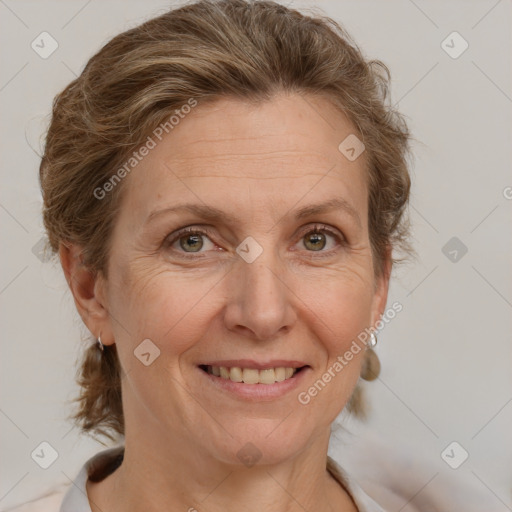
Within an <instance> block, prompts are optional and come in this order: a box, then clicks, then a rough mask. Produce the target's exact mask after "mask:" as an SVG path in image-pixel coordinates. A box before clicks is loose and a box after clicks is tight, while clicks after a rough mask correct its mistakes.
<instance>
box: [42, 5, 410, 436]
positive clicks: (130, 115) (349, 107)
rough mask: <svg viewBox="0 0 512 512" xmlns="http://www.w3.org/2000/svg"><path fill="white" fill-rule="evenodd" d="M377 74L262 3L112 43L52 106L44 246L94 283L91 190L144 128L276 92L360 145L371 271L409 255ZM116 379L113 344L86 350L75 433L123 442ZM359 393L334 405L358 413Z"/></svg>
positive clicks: (402, 181)
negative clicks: (66, 255)
mask: <svg viewBox="0 0 512 512" xmlns="http://www.w3.org/2000/svg"><path fill="white" fill-rule="evenodd" d="M389 80H390V74H389V70H388V68H387V67H386V65H385V64H383V63H382V62H381V61H378V60H370V61H367V60H366V59H365V58H364V57H363V54H362V52H361V50H360V49H359V48H358V47H357V45H356V44H355V43H354V42H353V40H352V39H351V37H350V36H349V34H348V33H347V32H346V31H345V30H344V29H343V28H342V27H341V26H340V25H339V24H338V23H336V22H335V21H334V20H332V19H330V18H328V17H325V16H307V15H305V14H302V13H300V12H298V11H296V10H293V9H289V8H287V7H285V6H283V5H280V4H277V3H275V2H272V1H253V2H247V1H245V0H220V1H214V0H201V1H198V2H196V3H192V4H186V5H182V6H180V7H177V8H174V9H171V10H169V11H168V12H166V13H164V14H162V15H160V16H158V17H156V18H153V19H150V20H149V21H146V22H145V23H143V24H141V25H140V26H138V27H136V28H133V29H130V30H128V31H126V32H123V33H121V34H119V35H117V36H116V37H114V38H113V39H112V40H111V41H109V42H108V43H107V44H106V45H105V46H104V47H103V48H102V49H101V50H99V51H98V53H96V55H94V56H93V57H92V58H91V59H90V60H89V62H88V63H87V65H86V67H85V68H84V70H83V72H82V73H81V75H80V76H79V77H78V78H77V79H75V80H73V81H72V82H71V83H70V84H69V85H68V86H67V87H66V88H65V89H64V90H63V91H62V92H61V93H60V94H58V95H57V96H56V97H55V100H54V103H53V111H52V119H51V123H50V126H49V129H48V133H47V137H46V146H45V152H44V155H43V158H42V162H41V166H40V182H41V188H42V193H43V200H44V209H43V220H44V225H45V228H46V230H47V234H48V239H49V244H50V247H51V250H52V251H53V252H54V253H57V252H58V250H59V246H60V244H61V243H75V244H78V245H80V246H82V247H83V253H82V256H83V260H84V263H85V264H86V265H88V266H89V268H90V269H91V271H92V272H94V273H102V274H103V275H104V276H105V277H108V256H109V244H110V240H111V237H110V234H111V231H112V228H113V225H114V222H115V219H116V215H117V212H118V211H119V205H120V198H121V197H122V190H123V182H120V183H119V184H117V186H115V187H114V188H113V189H112V190H111V191H109V193H108V194H106V195H105V197H104V198H103V199H102V200H98V198H97V197H96V195H95V193H94V191H95V190H97V189H98V187H102V186H104V184H105V183H106V182H107V181H109V179H111V178H112V176H113V173H114V171H115V170H116V169H118V168H119V166H121V165H122V164H123V162H125V161H126V159H127V158H129V157H130V154H132V152H133V151H134V150H135V149H137V148H138V147H140V146H141V144H143V142H144V141H145V140H146V138H147V136H148V134H150V133H151V132H152V131H153V130H154V129H155V127H157V126H158V125H160V124H161V123H162V122H163V121H164V120H165V119H167V118H168V117H169V116H170V115H171V114H172V113H174V112H175V111H176V109H179V108H181V107H182V106H183V105H185V104H187V103H188V102H189V101H190V99H191V98H194V99H195V100H196V101H198V102H199V104H201V102H206V101H215V100H217V99H220V98H221V97H234V98H239V99H243V100H245V101H251V102H258V101H265V100H270V99H271V98H272V96H273V95H274V94H275V93H276V92H279V91H287V92H298V93H301V94H314V95H319V96H322V97H325V98H328V99H330V100H331V101H332V103H333V106H334V107H336V108H338V109H339V110H340V111H341V112H344V113H345V115H347V116H348V118H349V119H350V121H351V122H352V123H353V125H354V126H355V127H356V129H357V136H358V137H359V138H360V139H361V140H362V141H363V143H364V144H365V148H366V153H365V155H366V158H367V168H368V194H369V196H368V199H369V210H368V216H369V235H370V242H371V248H372V253H373V256H374V261H375V273H376V275H379V274H381V273H382V272H383V271H384V266H383V263H384V261H385V257H386V250H387V249H388V247H392V248H393V249H394V250H395V249H401V250H402V251H403V252H404V253H405V254H406V255H407V254H412V252H413V251H412V248H411V246H410V245H409V242H408V234H409V222H408V219H407V217H406V215H405V212H406V206H407V202H408V198H409V190H410V177H409V172H408V164H407V162H406V159H407V156H408V154H409V139H410V135H409V131H408V128H407V125H406V122H405V120H404V118H403V116H402V115H401V114H399V113H398V112H397V111H396V110H395V109H394V108H393V107H392V106H391V105H390V103H389V101H388V99H389V94H388V92H389ZM340 142H341V141H340ZM392 258H393V259H392V261H393V263H397V262H401V261H403V260H405V259H406V258H400V259H399V258H397V257H396V256H395V255H394V254H393V256H392ZM121 371H122V370H121V368H120V365H119V360H118V357H117V353H116V348H115V345H112V346H107V347H105V351H104V352H103V355H101V353H100V352H99V351H98V349H97V348H96V346H95V345H92V346H91V347H90V348H88V349H87V351H86V353H85V355H84V359H83V361H82V363H81V373H80V377H79V379H78V383H79V384H80V386H81V395H80V397H79V398H77V399H76V401H78V402H79V404H80V408H79V411H78V412H77V413H76V414H75V415H74V416H73V419H74V420H75V422H76V424H77V425H79V426H81V429H82V431H84V432H88V433H90V432H92V431H95V432H97V433H99V434H102V435H105V436H107V437H109V438H111V439H113V437H112V436H111V435H110V434H109V431H110V430H112V431H114V432H115V433H117V434H121V435H123V434H124V419H123V412H122V405H121V404H122V400H121V381H120V372H121ZM358 386H359V385H358ZM360 392H361V391H360V388H359V387H356V390H355V392H354V395H353V399H352V400H351V402H350V403H349V404H348V409H349V410H352V411H353V412H355V413H356V414H359V415H360V416H362V415H363V409H362V406H363V404H362V402H361V398H360Z"/></svg>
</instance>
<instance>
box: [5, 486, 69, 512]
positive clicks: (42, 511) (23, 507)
mask: <svg viewBox="0 0 512 512" xmlns="http://www.w3.org/2000/svg"><path fill="white" fill-rule="evenodd" d="M70 485H71V484H60V485H57V486H54V487H52V488H51V489H50V490H49V491H48V492H47V493H46V494H44V495H43V496H40V497H38V498H35V499H33V500H31V501H27V502H25V503H22V504H20V505H16V506H15V507H14V508H10V509H7V510H6V511H5V512H59V510H60V506H61V504H62V501H63V499H64V496H65V495H66V492H67V491H68V489H69V486H70Z"/></svg>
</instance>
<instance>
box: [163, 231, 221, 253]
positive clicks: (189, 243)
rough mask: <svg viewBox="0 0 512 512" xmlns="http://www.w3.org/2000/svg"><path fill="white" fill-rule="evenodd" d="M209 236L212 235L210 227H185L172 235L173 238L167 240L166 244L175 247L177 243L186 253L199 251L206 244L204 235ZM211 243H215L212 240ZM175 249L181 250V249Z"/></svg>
mask: <svg viewBox="0 0 512 512" xmlns="http://www.w3.org/2000/svg"><path fill="white" fill-rule="evenodd" d="M209 236H211V234H210V231H209V230H208V229H204V228H203V229H199V228H194V227H189V228H184V229H182V230H180V231H178V232H177V233H176V234H175V235H174V236H172V235H171V238H170V239H169V240H166V242H165V246H166V247H171V248H173V249H174V247H173V246H174V245H176V244H177V245H179V247H180V248H181V249H182V250H183V252H185V253H198V252H200V251H201V249H202V248H203V246H204V245H205V244H204V242H203V237H209ZM210 243H211V244H212V245H213V243H212V242H211V241H210ZM189 249H190V251H189ZM175 250H178V251H179V249H175Z"/></svg>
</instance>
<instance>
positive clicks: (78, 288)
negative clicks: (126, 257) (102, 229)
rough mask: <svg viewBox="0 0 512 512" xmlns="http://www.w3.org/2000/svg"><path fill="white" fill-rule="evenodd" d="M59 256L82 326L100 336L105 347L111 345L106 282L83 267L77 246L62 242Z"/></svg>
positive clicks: (80, 251) (100, 276) (79, 248)
mask: <svg viewBox="0 0 512 512" xmlns="http://www.w3.org/2000/svg"><path fill="white" fill-rule="evenodd" d="M59 257H60V262H61V265H62V269H63V270H64V275H65V277H66V281H67V283H68V286H69V288H70V290H71V293H72V294H73V298H74V300H75V306H76V308H77V310H78V313H79V314H80V317H81V318H82V320H83V322H84V324H85V325H86V326H87V328H88V329H89V331H91V333H92V334H93V336H95V337H96V338H97V337H98V336H101V342H102V343H103V344H104V345H111V344H113V343H114V338H113V335H112V328H111V325H110V315H109V312H108V304H107V301H106V293H105V292H106V282H105V279H104V278H103V276H102V275H101V274H100V273H95V272H93V271H91V270H90V269H89V268H88V267H87V266H86V265H85V264H84V262H83V260H82V248H81V247H80V246H77V245H76V244H64V243H61V244H60V247H59Z"/></svg>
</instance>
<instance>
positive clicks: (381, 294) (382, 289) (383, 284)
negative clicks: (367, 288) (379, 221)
mask: <svg viewBox="0 0 512 512" xmlns="http://www.w3.org/2000/svg"><path fill="white" fill-rule="evenodd" d="M391 251H392V248H391V246H388V247H387V250H386V256H385V260H384V263H383V265H382V266H383V271H382V273H381V275H380V276H379V277H378V278H377V280H376V283H375V294H374V296H373V303H372V321H371V327H372V328H374V326H375V323H376V322H378V321H379V320H380V319H381V317H382V315H383V314H384V311H385V309H386V303H387V300H388V291H389V279H390V277H391V267H392V258H391Z"/></svg>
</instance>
